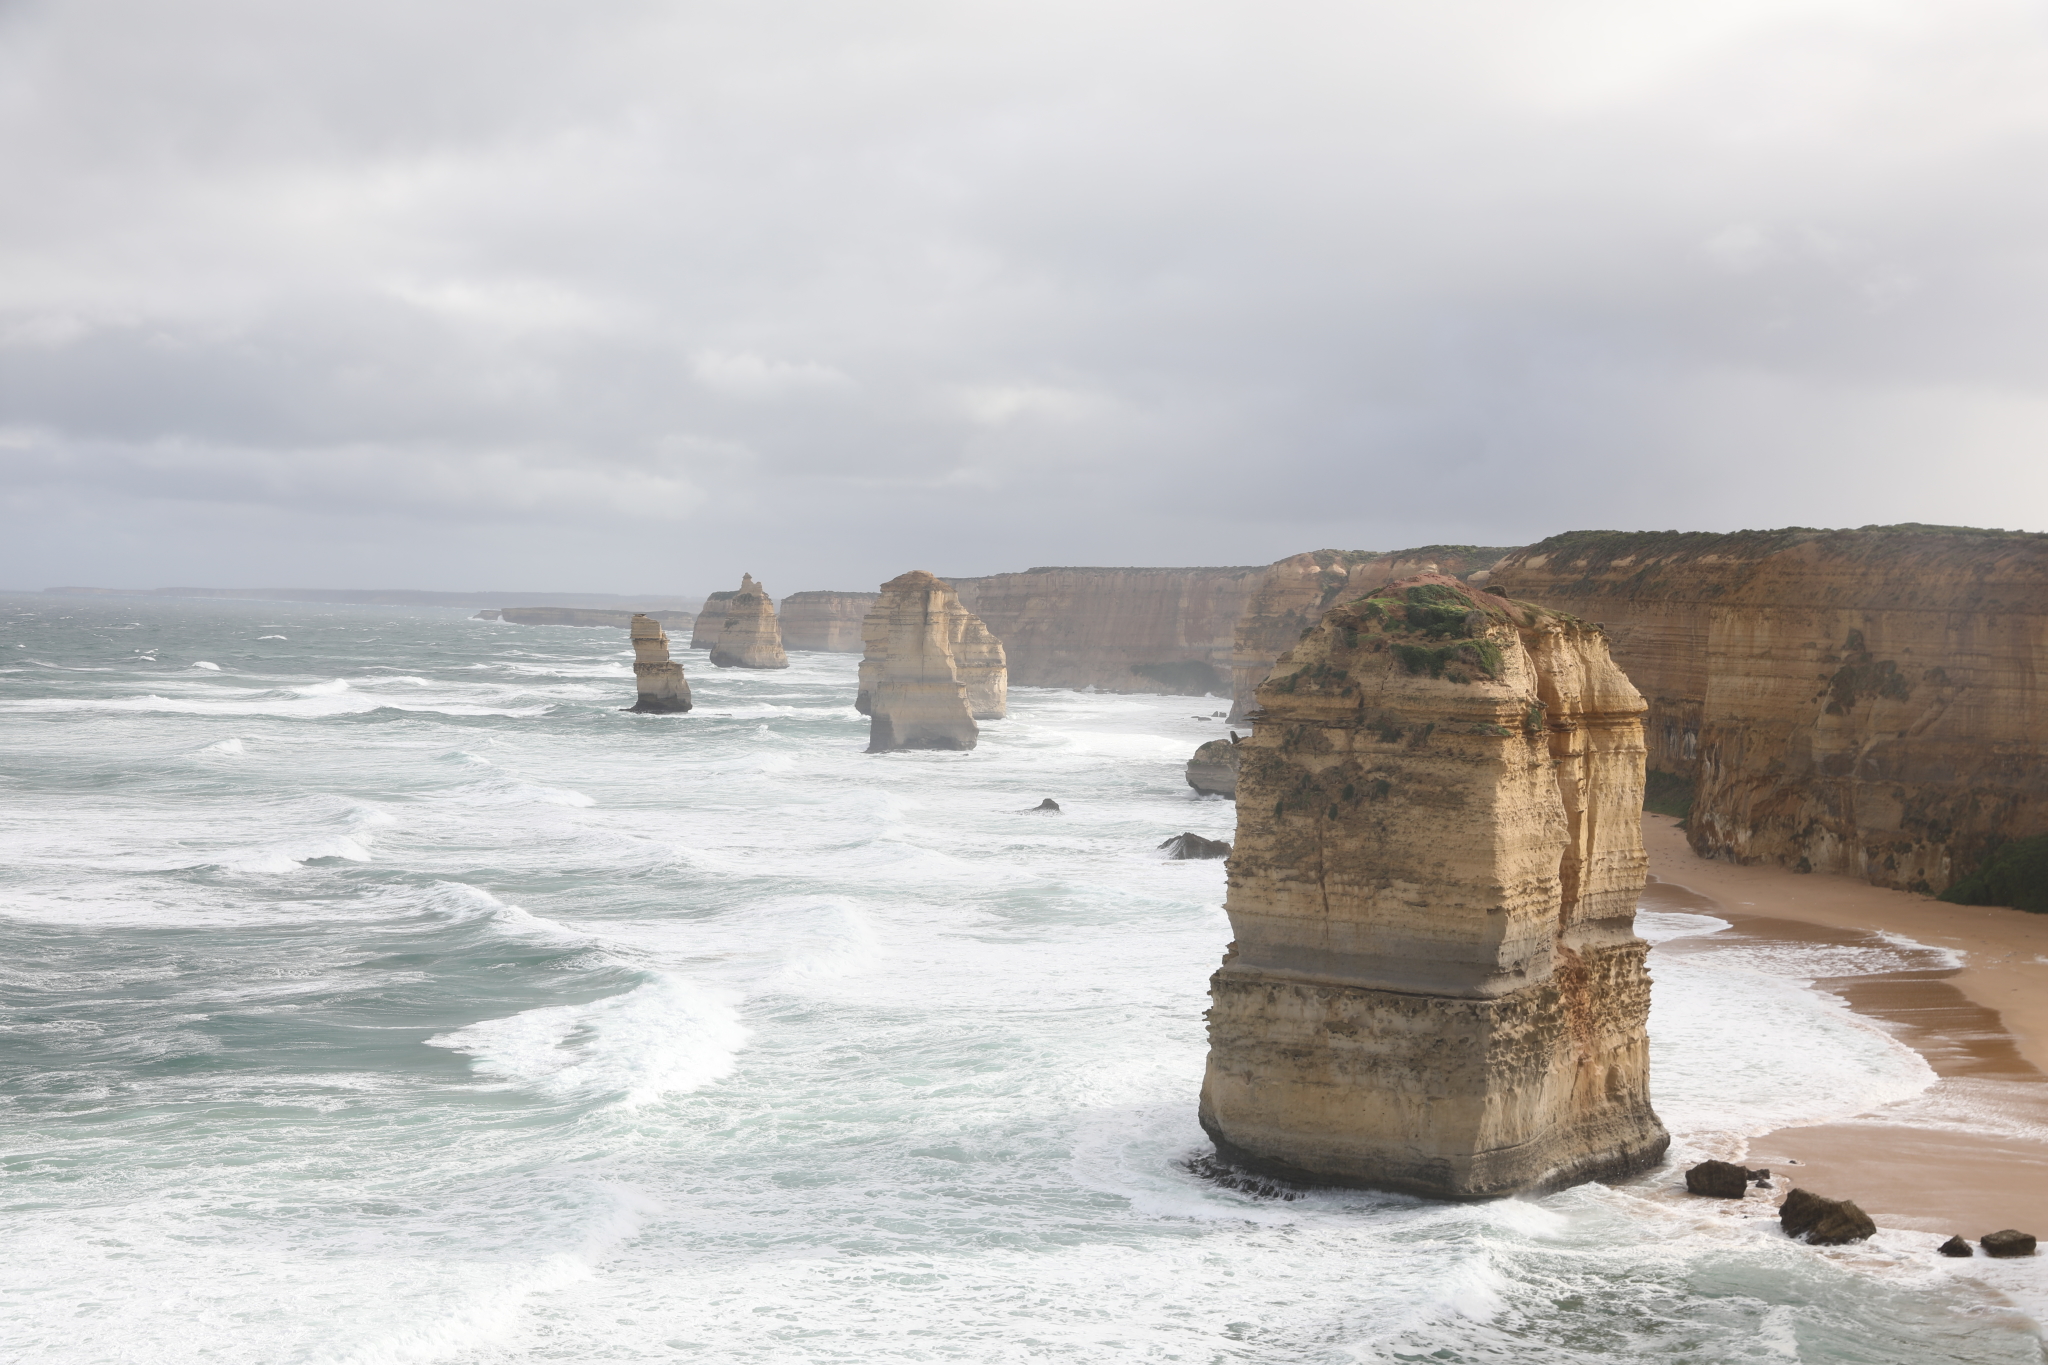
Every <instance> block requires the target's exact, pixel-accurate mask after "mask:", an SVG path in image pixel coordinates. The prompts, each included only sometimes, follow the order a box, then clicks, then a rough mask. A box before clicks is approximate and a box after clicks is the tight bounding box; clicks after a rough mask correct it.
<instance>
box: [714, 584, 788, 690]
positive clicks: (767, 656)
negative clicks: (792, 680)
mask: <svg viewBox="0 0 2048 1365" xmlns="http://www.w3.org/2000/svg"><path fill="white" fill-rule="evenodd" d="M711 662H712V664H713V665H714V666H715V667H718V668H788V667H789V655H788V654H786V653H784V652H783V649H782V628H781V625H780V623H779V622H778V621H777V620H776V618H775V603H774V602H773V601H771V600H770V599H769V596H768V590H767V589H765V588H763V587H762V586H761V585H760V584H759V583H756V582H755V581H754V576H753V575H752V574H743V575H741V577H740V586H739V590H738V591H737V592H735V593H733V595H732V596H731V597H729V598H727V599H726V603H725V624H724V625H723V626H721V627H720V628H719V631H718V643H716V644H714V645H713V646H712V647H711Z"/></svg>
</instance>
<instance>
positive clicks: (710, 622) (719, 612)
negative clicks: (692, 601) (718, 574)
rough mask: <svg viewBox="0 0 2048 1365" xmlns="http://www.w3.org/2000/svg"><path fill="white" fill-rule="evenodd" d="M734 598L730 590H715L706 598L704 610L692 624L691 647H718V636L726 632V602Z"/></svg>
mask: <svg viewBox="0 0 2048 1365" xmlns="http://www.w3.org/2000/svg"><path fill="white" fill-rule="evenodd" d="M732 599H733V594H732V593H729V592H715V593H712V594H711V596H709V597H707V598H705V599H704V608H703V610H702V611H699V612H698V613H697V616H696V619H695V620H694V621H693V622H692V624H691V626H690V648H691V649H716V648H718V637H719V636H720V635H721V634H723V633H724V632H725V611H726V604H727V603H729V602H731V601H732Z"/></svg>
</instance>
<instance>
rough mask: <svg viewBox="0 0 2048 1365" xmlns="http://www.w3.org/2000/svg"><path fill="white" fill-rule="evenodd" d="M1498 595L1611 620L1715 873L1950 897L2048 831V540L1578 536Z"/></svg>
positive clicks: (1505, 578) (1538, 552) (1880, 531)
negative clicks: (1786, 876)
mask: <svg viewBox="0 0 2048 1365" xmlns="http://www.w3.org/2000/svg"><path fill="white" fill-rule="evenodd" d="M1492 586H1493V587H1495V588H1496V589H1498V590H1499V591H1502V592H1507V593H1511V594H1513V595H1514V596H1517V597H1524V598H1528V599H1530V600H1532V601H1537V602H1542V603H1544V604H1545V605H1547V606H1554V607H1557V608H1560V609H1562V610H1568V611H1571V612H1574V613H1576V614H1578V615H1580V616H1584V617H1588V618H1591V619H1597V620H1599V621H1602V622H1604V623H1605V624H1606V626H1607V629H1608V631H1609V633H1610V635H1611V637H1612V639H1613V641H1614V656H1615V660H1616V662H1617V663H1619V664H1620V665H1621V666H1622V667H1623V668H1624V669H1625V670H1627V672H1628V674H1629V676H1630V677H1631V678H1632V679H1634V680H1635V682H1636V684H1637V686H1638V687H1640V688H1641V689H1642V691H1643V692H1644V694H1645V695H1646V696H1647V697H1648V698H1649V702H1650V720H1649V749H1650V765H1651V766H1652V767H1654V768H1661V769H1664V770H1666V771H1669V772H1673V773H1677V774H1680V775H1682V776H1684V777H1686V778H1689V779H1691V781H1692V782H1693V786H1694V795H1693V804H1692V813H1691V815H1690V817H1689V818H1688V821H1687V832H1688V837H1689V838H1690V839H1691V841H1692V845H1693V847H1694V849H1695V850H1697V851H1698V852H1700V853H1701V854H1703V855H1706V856H1709V857H1721V858H1728V859H1731V860H1734V861H1737V862H1773V863H1779V864H1783V865H1785V866H1789V867H1794V868H1802V869H1813V870H1820V871H1829V872H1841V873H1849V874H1853V875H1857V876H1862V877H1866V878H1868V879H1869V880H1871V881H1873V882H1876V883H1878V884H1879V885H1882V886H1892V887H1901V888H1905V889H1908V890H1917V891H1939V890H1941V889H1942V888H1944V887H1946V886H1948V885H1949V884H1950V883H1951V882H1953V881H1955V880H1957V879H1958V878H1960V877H1962V876H1964V875H1966V874H1967V873H1969V872H1971V871H1972V870H1974V869H1975V868H1976V867H1977V866H1978V865H1979V864H1980V863H1981V862H1982V861H1983V860H1984V858H1985V857H1986V856H1988V854H1989V853H1990V851H1991V849H1992V848H1994V847H1995V846H1996V845H1997V844H1998V843H1999V842H2000V841H2002V840H2006V839H2018V838H2024V837H2028V836H2031V835H2037V834H2043V833H2048V762H2044V759H2048V698H2044V693H2043V683H2044V676H2043V675H2044V672H2048V537H2044V536H2036V535H2021V534H2005V533H2002V532H2001V533H1990V532H1971V531H1966V530H1961V529H1957V528H1940V527H1872V528H1867V529H1864V530H1860V531H1813V530H1805V529H1794V530H1788V531H1767V532H1739V533H1736V534H1733V535H1714V534H1680V533H1638V534H1631V533H1621V532H1574V533H1570V534H1567V535H1562V536H1554V537H1552V538H1551V539H1549V540H1546V541H1543V542H1540V543H1538V544H1536V545H1532V546H1529V547H1528V548H1527V549H1526V550H1522V551H1518V552H1517V553H1516V554H1514V555H1512V556H1510V557H1509V558H1508V560H1507V561H1505V562H1504V563H1503V564H1501V565H1500V566H1499V568H1497V569H1496V570H1495V572H1494V574H1493V575H1492Z"/></svg>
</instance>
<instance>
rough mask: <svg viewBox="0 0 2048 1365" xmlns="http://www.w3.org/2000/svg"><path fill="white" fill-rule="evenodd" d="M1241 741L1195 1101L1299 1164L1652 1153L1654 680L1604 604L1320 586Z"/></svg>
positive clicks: (1590, 1165) (1439, 585)
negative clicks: (1649, 859)
mask: <svg viewBox="0 0 2048 1365" xmlns="http://www.w3.org/2000/svg"><path fill="white" fill-rule="evenodd" d="M1257 700H1258V704H1259V706H1260V707H1261V708H1262V709H1263V712H1264V717H1263V719H1262V720H1261V723H1260V724H1259V727H1258V729H1257V731H1256V732H1255V733H1254V734H1253V735H1252V737H1251V738H1249V739H1248V740H1246V741H1245V742H1244V743H1243V744H1242V745H1240V746H1239V747H1240V749H1241V750H1242V751H1243V752H1242V754H1241V770H1240V773H1239V778H1238V791H1237V810H1238V827H1237V840H1236V847H1235V851H1234V853H1233V854H1232V856H1231V861H1230V865H1229V883H1230V889H1229V894H1228V899H1227V902H1226V909H1227V911H1228V912H1229V915H1230V921H1231V927H1232V929H1233V931H1234V933H1235V942H1234V943H1233V944H1232V945H1231V947H1230V950H1229V951H1228V952H1227V953H1226V955H1225V957H1224V959H1223V965H1222V967H1221V968H1220V969H1219V970H1218V971H1217V972H1216V974H1215V976H1214V977H1213V978H1212V979H1211V982H1210V994H1211V999H1212V1001H1213V1006H1212V1008H1211V1010H1210V1011H1209V1020H1210V1023H1209V1041H1210V1052H1209V1064H1208V1071H1207V1075H1206V1078H1205V1080H1204V1083H1203V1087H1202V1102H1201V1122H1202V1126H1203V1127H1204V1129H1206V1130H1207V1132H1208V1133H1209V1135H1210V1137H1211V1138H1212V1139H1213V1140H1214V1141H1215V1143H1216V1146H1217V1150H1218V1153H1219V1155H1221V1156H1222V1157H1223V1158H1224V1159H1226V1160H1229V1161H1231V1162H1234V1163H1237V1164H1239V1165H1242V1166H1246V1167H1249V1168H1252V1169H1255V1170H1260V1171H1264V1172H1267V1173H1270V1174H1274V1175H1279V1176H1282V1177H1285V1178H1291V1179H1297V1180H1303V1181H1308V1182H1311V1183H1334V1184H1344V1185H1359V1186H1368V1187H1373V1188H1383V1189H1394V1190H1405V1191H1409V1192H1412V1193H1417V1194H1425V1195H1435V1196H1443V1197H1454V1198H1478V1197H1490V1196H1497V1195H1506V1194H1513V1193H1517V1192H1521V1191H1533V1190H1544V1189H1554V1188H1558V1187H1560V1186H1563V1185H1567V1184H1571V1183H1574V1182H1577V1181H1582V1180H1590V1179H1597V1178H1603V1177H1613V1176H1619V1175H1625V1174H1628V1173H1630V1172H1634V1171H1639V1170H1643V1169H1646V1168H1647V1167H1649V1166H1652V1165H1654V1164H1655V1163H1656V1162H1657V1161H1658V1160H1659V1159H1660V1158H1661V1156H1662V1154H1663V1151H1664V1148H1665V1146H1666V1144H1667V1142H1668V1138H1667V1136H1666V1134H1665V1132H1664V1129H1663V1126H1662V1125H1661V1124H1660V1123H1659V1122H1658V1120H1657V1117H1656V1115H1655V1113H1654V1112H1652V1110H1651V1108H1650V1101H1649V1086H1648V1082H1649V1053H1648V1042H1647V1036H1646V1033H1645V1024H1646V1020H1647V1017H1648V1011H1649V1003H1650V992H1649V978H1648V975H1647V973H1646V972H1645V970H1644V959H1645V954H1646V951H1647V950H1646V948H1645V946H1644V944H1643V943H1642V942H1641V940H1639V939H1637V938H1636V936H1635V933H1634V915H1635V904H1636V898H1637V895H1638V893H1639V892H1640V891H1641V889H1642V886H1643V881H1644V867H1645V862H1646V859H1645V856H1644V852H1643V845H1642V835H1641V828H1640V819H1639V816H1640V811H1641V806H1642V794H1643V738H1642V714H1643V710H1644V703H1643V700H1642V698H1641V697H1640V696H1639V695H1638V694H1637V692H1636V690H1635V688H1633V687H1631V686H1630V685H1629V681H1628V679H1627V678H1626V677H1624V676H1623V674H1622V673H1621V671H1620V669H1618V668H1616V667H1615V665H1614V663H1613V662H1612V660H1611V659H1610V658H1609V657H1608V651H1607V645H1606V641H1605V639H1604V637H1603V635H1602V633H1601V632H1600V630H1599V629H1598V628H1597V627H1594V626H1589V625H1587V624H1585V623H1583V622H1581V621H1578V620H1575V619H1574V618H1571V617H1568V616H1564V615H1561V614H1559V613H1555V612H1550V611H1546V610H1544V609H1542V608H1540V607H1536V606H1531V605H1529V604H1526V603H1517V602H1510V601H1508V600H1506V599H1503V598H1501V597H1498V596H1495V595H1493V594H1490V593H1486V592H1483V591H1479V590H1475V589H1473V588H1471V587H1469V586H1467V585H1466V584H1463V583H1461V582H1459V581H1458V580H1457V579H1455V578H1452V577H1450V576H1448V575H1443V574H1431V575H1423V576H1418V577H1412V578H1408V579H1404V580H1402V581H1401V582H1399V583H1396V584H1393V585H1390V586H1388V587H1385V588H1382V589H1380V590H1379V591H1378V592H1376V593H1374V594H1373V595H1372V596H1371V597H1369V598H1366V599H1364V600H1362V601H1355V602H1351V603H1347V604H1343V605H1340V606H1337V607H1335V608H1333V609H1331V610H1329V611H1328V612H1326V613H1325V614H1324V615H1323V617H1322V619H1321V621H1320V622H1319V623H1318V624H1317V625H1316V626H1315V627H1314V628H1313V629H1311V630H1310V631H1309V632H1308V634H1307V635H1306V636H1305V637H1303V639H1302V640H1301V641H1300V642H1299V643H1298V644H1297V645H1296V646H1295V647H1294V648H1293V649H1292V650H1291V651H1289V652H1288V653H1286V654H1285V655H1284V656H1283V657H1282V658H1281V659H1280V661H1279V663H1278V665H1277V666H1276V667H1275V669H1274V672H1273V675H1272V676H1271V677H1270V678H1268V679H1267V680H1266V681H1265V682H1264V683H1263V684H1262V685H1261V686H1260V687H1259V689H1258V694H1257Z"/></svg>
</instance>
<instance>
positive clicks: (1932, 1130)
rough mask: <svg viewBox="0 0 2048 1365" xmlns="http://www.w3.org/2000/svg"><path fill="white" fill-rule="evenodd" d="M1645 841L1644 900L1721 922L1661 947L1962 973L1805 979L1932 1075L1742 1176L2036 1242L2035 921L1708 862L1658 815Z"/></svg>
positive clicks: (2044, 980) (1887, 1214) (1779, 1140)
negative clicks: (1862, 951)
mask: <svg viewBox="0 0 2048 1365" xmlns="http://www.w3.org/2000/svg"><path fill="white" fill-rule="evenodd" d="M1643 832H1644V839H1645V842H1646V844H1647V846H1648V848H1649V853H1650V874H1651V876H1652V878H1653V879H1654V881H1653V883H1652V885H1651V887H1650V888H1649V891H1648V893H1647V894H1646V898H1645V900H1646V904H1655V905H1658V906H1659V907H1661V908H1669V909H1688V910H1695V911H1698V912H1700V913H1705V914H1713V915H1717V916H1719V917H1721V918H1723V919H1726V920H1728V921H1729V922H1730V924H1731V925H1732V926H1733V928H1732V929H1730V930H1728V931H1725V932H1723V933H1720V934H1716V935H1712V936H1711V937H1709V938H1705V939H1696V940H1686V941H1681V942H1680V943H1676V944H1672V945H1667V947H1666V948H1665V949H1663V950H1662V951H1667V952H1668V951H1678V952H1713V951H1718V950H1725V949H1726V948H1729V947H1739V946H1741V945H1742V944H1744V943H1745V942H1746V943H1751V944H1755V943H1767V942H1770V941H1777V942H1792V943H1804V944H1831V945H1853V944H1856V943H1857V942H1859V941H1867V940H1868V939H1869V937H1870V936H1872V935H1875V934H1896V935H1899V936H1901V937H1903V938H1907V939H1911V940H1914V941H1916V942H1919V943H1923V944H1927V945H1930V946H1933V947H1937V948H1945V949H1948V950H1950V951H1952V952H1954V953H1956V954H1958V955H1960V957H1961V959H1962V963H1963V965H1961V966H1960V967H1944V968H1940V969H1936V970H1925V971H1902V972H1887V973H1883V974H1881V975H1875V976H1859V977H1842V978H1833V979H1826V980H1822V981H1819V982H1818V983H1817V984H1818V985H1819V987H1820V988H1821V989H1823V990H1827V991H1830V992H1831V993H1833V994H1836V995H1838V996H1840V997H1841V998H1842V999H1843V1000H1845V1001H1846V1002H1847V1003H1848V1004H1849V1006H1850V1007H1851V1008H1852V1009H1854V1010H1855V1011H1856V1012H1857V1013H1859V1014H1861V1015H1864V1016H1865V1017H1867V1018H1870V1019H1872V1020H1873V1021H1875V1022H1877V1023H1879V1024H1880V1025H1881V1026H1883V1027H1884V1028H1886V1029H1887V1030H1888V1031H1889V1032H1891V1033H1892V1034H1893V1036H1895V1037H1896V1038H1898V1039H1899V1040H1900V1041H1901V1042H1903V1043H1905V1044H1906V1045H1908V1046H1910V1047H1912V1048H1914V1049H1915V1050H1916V1051H1918V1052H1920V1053H1921V1055H1922V1056H1924V1057H1926V1058H1927V1060H1928V1063H1929V1064H1930V1065H1931V1066H1932V1068H1933V1069H1934V1071H1935V1073H1936V1075H1937V1076H1938V1077H1939V1078H1940V1079H1939V1080H1938V1081H1937V1083H1936V1084H1935V1086H1934V1087H1933V1088H1932V1089H1931V1090H1929V1091H1928V1092H1926V1093H1925V1094H1923V1095H1921V1096H1918V1097H1915V1098H1914V1099H1912V1100H1908V1101H1902V1102H1900V1103H1898V1104H1894V1105H1886V1106H1883V1107H1881V1108H1879V1109H1876V1110H1873V1111H1870V1112H1868V1113H1865V1114H1860V1115H1857V1116H1855V1117H1854V1118H1852V1119H1849V1120H1846V1121H1843V1122H1839V1123H1830V1124H1823V1125H1816V1126H1811V1127H1802V1128H1787V1129H1780V1130H1778V1131H1776V1132H1772V1133H1768V1134H1765V1135H1763V1136H1761V1137H1758V1138H1756V1139H1754V1140H1753V1141H1752V1142H1751V1143H1750V1146H1749V1154H1748V1161H1749V1164H1751V1165H1753V1166H1769V1167H1773V1168H1776V1169H1782V1170H1783V1171H1784V1172H1785V1173H1786V1174H1787V1175H1788V1176H1789V1177H1790V1178H1791V1179H1792V1180H1793V1181H1794V1182H1796V1183H1797V1184H1799V1185H1802V1186H1805V1187H1806V1188H1809V1189H1812V1190H1815V1191H1817V1192H1819V1193H1822V1194H1828V1195H1833V1196H1835V1197H1838V1198H1849V1199H1854V1200H1855V1201H1856V1202H1857V1203H1859V1204H1861V1205H1862V1206H1863V1208H1864V1209H1865V1210H1866V1211H1868V1212H1869V1213H1870V1214H1871V1216H1872V1217H1874V1218H1876V1219H1877V1220H1878V1221H1879V1222H1880V1223H1881V1224H1883V1225H1885V1226H1888V1227H1898V1228H1909V1229H1914V1230H1918V1231H1922V1232H1930V1233H1940V1234H1944V1235H1946V1234H1948V1233H1951V1232H1956V1233H1961V1234H1962V1235H1964V1236H1965V1237H1967V1238H1970V1239H1972V1240H1974V1239H1976V1238H1977V1237H1979V1236H1981V1235H1982V1234H1984V1233H1986V1232H1989V1231H1993V1230H1995V1229H1997V1228H2003V1227H2020V1228H2023V1229H2025V1230H2027V1231H2032V1232H2037V1233H2040V1234H2042V1235H2044V1236H2048V1069H2044V1064H2048V990H2044V987H2048V917H2043V916H2039V915H2030V914H2026V913H2024V912H2022V911H2017V910H2006V909H1994V908H1987V907H1980V906H1963V905H1948V904H1944V903H1942V902H1940V901H1936V900H1934V899H1932V898H1931V897H1927V896H1919V895H1914V894H1912V893H1910V892H1903V891H1891V890H1886V889H1883V888H1880V887H1874V886H1871V885H1869V884H1867V883H1864V882H1861V881H1857V880H1854V879H1852V878H1848V877H1836V876H1827V875H1820V874H1800V873H1795V872H1791V871H1789V870H1786V869H1783V868H1776V867H1739V866H1736V865H1734V864H1730V863H1722V862H1714V861H1709V860H1706V859H1702V858H1699V857H1696V856H1695V855H1694V854H1693V852H1692V850H1691V849H1690V848H1689V847H1688V846H1687V844H1686V842H1685V836H1684V834H1683V833H1682V832H1681V831H1680V830H1679V829H1678V828H1677V822H1676V821H1674V820H1672V819H1669V818H1668V817H1664V816H1646V817H1644V827H1643ZM1780 1188H1781V1189H1782V1188H1783V1182H1780Z"/></svg>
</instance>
